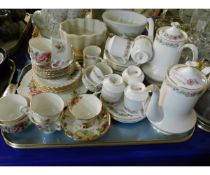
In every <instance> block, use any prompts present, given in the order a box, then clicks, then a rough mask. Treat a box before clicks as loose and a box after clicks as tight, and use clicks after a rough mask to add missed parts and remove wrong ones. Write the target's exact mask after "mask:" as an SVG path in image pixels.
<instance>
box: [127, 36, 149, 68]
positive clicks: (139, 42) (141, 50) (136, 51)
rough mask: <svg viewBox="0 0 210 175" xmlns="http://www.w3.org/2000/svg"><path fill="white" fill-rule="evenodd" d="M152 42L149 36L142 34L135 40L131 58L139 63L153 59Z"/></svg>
mask: <svg viewBox="0 0 210 175" xmlns="http://www.w3.org/2000/svg"><path fill="white" fill-rule="evenodd" d="M152 56H153V49H152V42H151V40H150V39H149V37H148V36H144V35H140V36H138V37H137V38H136V39H135V40H134V44H133V47H132V48H131V58H132V59H133V61H134V62H135V63H137V64H144V63H146V62H148V61H150V60H151V59H152Z"/></svg>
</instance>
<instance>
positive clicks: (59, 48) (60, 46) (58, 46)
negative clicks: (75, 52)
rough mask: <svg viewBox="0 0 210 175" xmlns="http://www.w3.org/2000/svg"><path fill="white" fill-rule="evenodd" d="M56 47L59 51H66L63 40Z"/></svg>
mask: <svg viewBox="0 0 210 175" xmlns="http://www.w3.org/2000/svg"><path fill="white" fill-rule="evenodd" d="M55 48H56V51H57V53H62V52H64V51H65V46H64V44H63V43H62V42H58V43H56V45H55Z"/></svg>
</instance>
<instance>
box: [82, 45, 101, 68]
mask: <svg viewBox="0 0 210 175" xmlns="http://www.w3.org/2000/svg"><path fill="white" fill-rule="evenodd" d="M100 54H101V48H100V47H98V46H94V45H93V46H87V47H86V48H84V50H83V67H88V66H91V65H95V64H96V63H98V62H100V61H102V59H101V58H100Z"/></svg>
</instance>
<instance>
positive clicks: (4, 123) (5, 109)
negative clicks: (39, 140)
mask: <svg viewBox="0 0 210 175" xmlns="http://www.w3.org/2000/svg"><path fill="white" fill-rule="evenodd" d="M27 105H28V104H27V100H26V99H25V98H24V97H22V96H20V95H16V94H10V95H7V96H5V97H2V98H1V99H0V127H1V129H2V131H4V132H7V133H17V132H21V131H22V130H24V129H26V128H27V127H28V126H29V125H30V124H31V122H30V120H29V119H28V117H27V116H26V115H25V114H23V113H21V112H20V111H19V108H20V107H21V106H27Z"/></svg>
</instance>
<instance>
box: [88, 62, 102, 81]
mask: <svg viewBox="0 0 210 175" xmlns="http://www.w3.org/2000/svg"><path fill="white" fill-rule="evenodd" d="M90 79H91V80H92V81H93V82H94V83H95V84H98V83H100V82H101V81H103V80H104V74H103V72H102V71H101V69H100V68H99V67H97V66H93V69H92V70H91V72H90Z"/></svg>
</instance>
